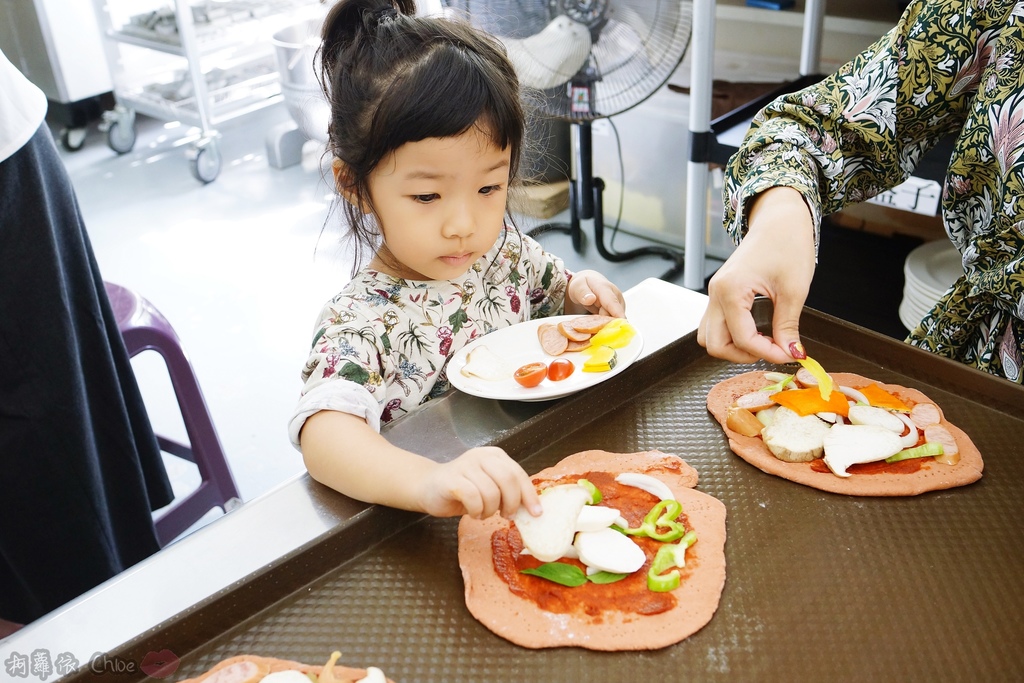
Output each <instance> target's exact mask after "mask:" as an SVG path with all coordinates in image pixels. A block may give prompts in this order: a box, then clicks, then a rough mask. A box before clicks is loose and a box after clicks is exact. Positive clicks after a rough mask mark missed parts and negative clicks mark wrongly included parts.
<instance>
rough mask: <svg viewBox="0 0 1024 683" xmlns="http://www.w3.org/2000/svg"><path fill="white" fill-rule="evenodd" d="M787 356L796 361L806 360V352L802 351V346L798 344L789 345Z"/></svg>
mask: <svg viewBox="0 0 1024 683" xmlns="http://www.w3.org/2000/svg"><path fill="white" fill-rule="evenodd" d="M789 355H791V356H793V358H796V359H797V360H803V359H804V358H807V352H806V351H804V345H803V344H801V343H800V342H790V343H789Z"/></svg>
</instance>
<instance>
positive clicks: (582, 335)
mask: <svg viewBox="0 0 1024 683" xmlns="http://www.w3.org/2000/svg"><path fill="white" fill-rule="evenodd" d="M570 322H571V321H570ZM558 331H559V332H561V333H562V334H563V335H565V337H566V339H568V340H569V341H574V342H582V341H587V340H588V339H590V337H591V336H593V335H591V334H590V332H582V331H580V330H577V329H576V328H575V327H573V326H571V325H567V324H566V323H565V322H560V323H558Z"/></svg>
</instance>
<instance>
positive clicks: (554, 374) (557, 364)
mask: <svg viewBox="0 0 1024 683" xmlns="http://www.w3.org/2000/svg"><path fill="white" fill-rule="evenodd" d="M575 369H576V366H575V365H573V364H572V361H571V360H568V359H565V358H556V359H554V360H553V361H551V365H549V366H548V379H549V380H551V381H552V382H561V381H562V380H563V379H565V378H566V377H568V376H569V375H571V374H572V373H573V370H575Z"/></svg>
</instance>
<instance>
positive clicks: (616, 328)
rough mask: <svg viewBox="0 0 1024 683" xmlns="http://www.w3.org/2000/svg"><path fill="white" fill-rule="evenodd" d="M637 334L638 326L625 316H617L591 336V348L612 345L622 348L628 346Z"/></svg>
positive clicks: (615, 347)
mask: <svg viewBox="0 0 1024 683" xmlns="http://www.w3.org/2000/svg"><path fill="white" fill-rule="evenodd" d="M635 336H636V328H634V327H633V326H632V325H630V324H629V323H628V322H626V321H625V320H624V319H623V318H615V319H614V320H612V321H611V322H609V323H608V324H607V325H605V326H604V327H602V328H601V329H600V330H598V331H597V332H596V333H595V334H594V336H593V337H591V338H590V348H592V349H593V348H596V347H601V346H610V347H611V348H613V349H621V348H624V347H625V346H627V345H628V344H629V342H631V341H632V340H633V337H635Z"/></svg>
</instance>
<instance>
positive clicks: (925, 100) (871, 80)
mask: <svg viewBox="0 0 1024 683" xmlns="http://www.w3.org/2000/svg"><path fill="white" fill-rule="evenodd" d="M1004 4H1005V3H1004ZM994 5H1000V3H998V2H991V1H986V0H942V1H941V2H936V1H931V2H928V1H925V0H915V1H914V2H912V3H911V4H910V5H909V6H908V7H907V9H906V11H905V12H904V14H903V16H902V17H901V19H900V21H899V23H898V24H897V25H896V26H895V27H894V28H893V29H892V30H891V31H890V32H889V33H888V34H886V35H885V36H883V37H882V38H881V39H880V40H878V41H877V42H876V43H875V44H874V45H872V46H871V47H869V48H868V49H867V50H865V51H864V52H862V53H861V54H860V55H858V56H857V57H856V58H854V59H853V60H852V61H851V62H849V63H848V64H846V65H844V66H843V67H842V68H840V69H839V71H837V72H836V73H835V74H833V75H831V76H829V77H828V78H825V79H824V80H822V81H821V82H819V83H817V84H815V85H813V86H810V87H808V88H805V89H803V90H801V91H798V92H796V93H792V94H789V95H784V96H782V97H780V98H778V99H776V100H775V101H774V102H772V103H771V104H769V105H768V106H767V107H765V109H763V110H762V111H761V112H760V113H759V114H758V115H757V116H756V117H755V119H754V121H753V122H752V124H751V128H750V130H749V131H748V133H747V135H746V138H745V139H744V142H743V144H742V145H741V147H740V149H739V151H738V152H737V153H736V154H735V155H734V156H733V157H732V159H731V160H730V162H729V166H728V170H727V176H726V185H725V189H724V192H725V226H726V229H727V230H728V231H729V233H730V234H731V235H732V237H733V239H734V241H736V242H737V243H738V242H739V240H740V239H741V238H742V236H743V235H744V234H745V233H746V229H747V226H746V214H747V209H748V206H749V201H750V200H751V199H752V198H753V197H754V196H755V195H757V194H758V193H760V192H762V191H764V190H766V189H768V188H770V187H774V186H780V185H781V186H788V187H793V188H794V189H796V190H798V191H799V192H800V193H801V194H802V195H803V196H804V198H805V201H806V202H807V205H808V206H809V207H810V209H811V212H812V215H813V219H814V225H815V226H816V227H815V232H816V234H815V244H817V242H818V234H817V231H818V227H817V226H819V225H820V221H821V217H822V216H823V215H827V214H830V213H833V212H835V211H838V210H839V209H841V208H843V207H844V206H846V205H847V204H851V203H854V202H859V201H863V200H865V199H868V198H870V197H872V196H874V195H876V194H879V193H880V192H882V191H884V190H886V189H889V188H891V187H894V186H895V185H898V184H899V183H901V182H903V181H904V180H906V178H907V177H908V176H909V175H910V174H911V173H912V171H913V169H914V168H915V166H916V165H917V163H918V161H919V160H920V158H921V156H922V155H923V154H924V153H925V152H927V151H928V149H930V147H932V146H934V144H935V143H936V142H938V140H939V139H940V138H941V137H943V136H944V135H945V134H947V133H950V132H953V131H957V130H959V129H960V128H961V126H962V125H963V122H964V120H965V117H966V116H967V114H968V113H969V112H968V110H969V108H970V105H971V102H972V99H973V95H974V93H975V92H976V90H977V78H978V71H979V64H980V63H983V62H984V61H985V59H983V53H984V51H985V50H986V49H989V48H988V41H987V40H986V36H987V35H990V34H992V33H995V32H996V31H998V29H999V24H1000V22H1001V21H1002V20H1003V19H1004V18H1005V15H1006V10H1005V9H1004V8H999V7H993V6H994Z"/></svg>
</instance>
